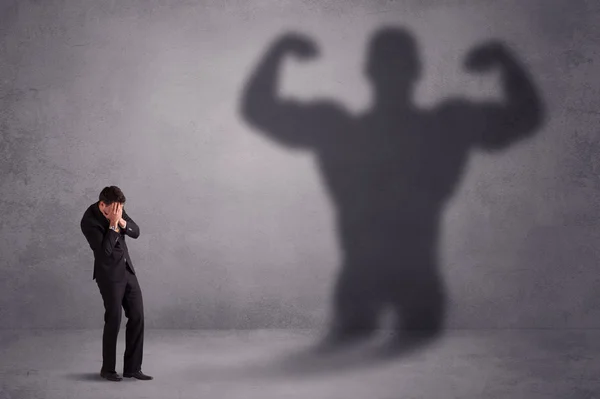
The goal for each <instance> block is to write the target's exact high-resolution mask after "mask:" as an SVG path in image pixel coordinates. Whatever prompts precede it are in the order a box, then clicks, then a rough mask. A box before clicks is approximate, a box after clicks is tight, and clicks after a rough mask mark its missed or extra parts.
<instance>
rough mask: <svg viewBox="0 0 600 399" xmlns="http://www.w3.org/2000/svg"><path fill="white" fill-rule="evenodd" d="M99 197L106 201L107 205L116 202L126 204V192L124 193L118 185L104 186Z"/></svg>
mask: <svg viewBox="0 0 600 399" xmlns="http://www.w3.org/2000/svg"><path fill="white" fill-rule="evenodd" d="M98 199H99V200H100V201H102V202H104V203H105V204H106V205H111V204H112V203H114V202H118V203H119V204H124V203H125V194H123V191H121V189H120V188H119V187H117V186H110V187H104V189H103V190H102V191H101V192H100V196H99V197H98Z"/></svg>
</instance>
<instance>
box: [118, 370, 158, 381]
mask: <svg viewBox="0 0 600 399" xmlns="http://www.w3.org/2000/svg"><path fill="white" fill-rule="evenodd" d="M123 377H125V378H135V379H137V380H142V381H150V380H151V379H152V377H150V376H149V375H146V374H144V373H142V371H141V370H140V371H136V372H135V373H123Z"/></svg>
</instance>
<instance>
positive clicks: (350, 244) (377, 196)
mask: <svg viewBox="0 0 600 399" xmlns="http://www.w3.org/2000/svg"><path fill="white" fill-rule="evenodd" d="M317 53H318V50H317V46H316V45H315V43H314V42H313V41H311V40H310V39H308V38H306V37H304V36H302V35H298V34H287V35H285V36H283V37H282V38H280V39H279V40H277V41H276V42H275V43H274V44H273V45H272V46H271V47H270V48H269V49H268V51H267V53H266V55H265V56H264V58H263V59H262V60H261V62H260V63H259V64H258V66H257V68H256V70H255V71H254V73H253V74H252V75H251V77H250V80H249V82H248V84H247V86H246V87H245V91H244V94H243V99H242V104H241V107H242V108H241V112H242V114H243V117H244V118H245V120H246V121H247V122H248V123H249V124H250V125H252V126H253V127H254V128H256V130H258V131H260V132H262V133H264V134H265V135H267V136H268V137H270V138H271V139H273V140H275V141H276V142H278V143H281V144H283V145H284V146H287V147H290V148H298V149H306V150H310V151H314V152H315V153H316V155H317V159H318V163H319V166H320V170H321V173H322V174H323V176H324V181H325V182H326V185H327V188H328V192H329V194H330V197H331V199H332V201H333V203H334V204H335V206H336V208H337V226H338V232H339V237H340V240H341V246H342V249H343V264H342V266H341V270H340V273H339V279H338V281H337V286H336V288H335V293H334V301H333V302H334V317H333V322H332V326H331V329H330V334H329V338H331V339H332V340H333V342H348V339H351V340H354V339H357V338H365V337H368V336H369V335H370V334H371V333H372V332H373V331H374V330H375V329H376V328H377V326H378V321H379V320H378V319H379V317H380V315H381V312H382V310H384V309H386V308H390V307H391V309H393V311H394V314H395V315H396V316H397V317H396V320H397V321H396V322H397V326H396V327H397V329H398V330H399V332H400V333H399V334H396V336H397V337H400V338H401V340H402V341H404V342H406V340H407V339H410V338H413V337H417V336H418V337H425V338H426V340H427V341H430V340H431V338H434V337H436V336H438V335H439V333H440V332H441V331H442V329H443V326H444V319H445V302H446V296H445V289H444V284H443V282H442V280H441V278H440V274H439V270H438V265H437V260H436V251H437V245H438V236H439V224H440V220H441V217H440V216H441V212H442V210H443V207H444V204H445V203H446V202H447V201H448V199H449V198H450V197H451V195H452V193H453V191H455V189H456V187H457V184H458V183H459V179H460V177H461V174H462V173H463V170H464V168H465V164H466V161H467V159H468V155H469V152H470V151H471V150H484V151H496V150H501V149H504V148H507V147H508V146H509V145H511V144H514V143H515V142H517V141H519V140H522V139H524V138H526V137H528V136H531V135H532V134H533V133H534V132H535V131H536V128H537V127H538V126H539V125H540V123H541V121H542V106H541V103H540V99H539V98H538V95H537V93H536V90H535V88H534V87H533V85H532V83H531V81H530V79H529V77H528V75H527V74H526V73H525V71H524V69H523V68H522V67H521V65H520V64H519V62H518V61H517V60H516V58H515V57H514V55H513V54H512V53H511V51H509V50H508V49H507V48H506V47H505V46H504V45H503V44H501V43H499V42H489V43H485V44H483V45H481V46H479V47H477V48H475V49H473V50H471V51H470V53H469V54H468V55H467V57H466V60H465V67H466V68H467V69H468V70H470V71H472V72H478V73H481V72H486V71H491V70H494V69H496V70H499V72H500V74H501V82H502V85H503V88H504V100H503V101H501V102H481V103H474V102H470V101H468V100H465V99H449V100H446V101H444V102H443V103H441V104H439V105H438V106H437V107H436V108H435V109H432V110H424V109H419V108H418V107H417V106H415V104H414V103H413V102H412V99H411V97H412V95H413V92H414V88H415V84H416V82H417V80H418V78H419V74H420V72H421V65H420V61H419V56H418V51H417V46H416V42H415V40H414V38H413V37H412V35H411V34H410V33H408V32H407V31H406V30H404V29H401V28H394V27H388V28H384V29H381V30H379V31H377V32H376V33H375V34H374V36H373V37H372V40H371V42H370V46H369V49H368V60H367V63H366V68H365V74H366V76H367V77H368V79H369V80H370V82H371V83H372V85H373V89H374V102H373V106H372V108H371V109H370V110H368V111H367V112H366V113H365V114H364V115H360V116H351V115H349V114H348V113H347V112H346V111H345V110H344V109H343V108H342V107H341V106H338V105H337V104H336V103H334V102H329V101H315V102H309V103H302V102H299V101H293V100H290V99H284V98H281V97H279V96H278V80H279V78H280V76H279V74H280V68H281V64H282V62H283V61H284V59H285V57H286V56H294V57H296V58H297V59H302V60H306V59H310V58H314V57H315V56H316V55H317ZM419 339H420V338H419Z"/></svg>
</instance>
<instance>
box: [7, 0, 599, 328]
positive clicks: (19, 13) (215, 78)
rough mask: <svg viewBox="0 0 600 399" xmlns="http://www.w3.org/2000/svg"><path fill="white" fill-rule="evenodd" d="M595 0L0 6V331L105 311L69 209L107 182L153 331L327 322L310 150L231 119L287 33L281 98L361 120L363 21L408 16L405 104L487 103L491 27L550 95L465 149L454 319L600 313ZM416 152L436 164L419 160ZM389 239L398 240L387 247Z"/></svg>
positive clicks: (327, 276) (452, 203)
mask: <svg viewBox="0 0 600 399" xmlns="http://www.w3.org/2000/svg"><path fill="white" fill-rule="evenodd" d="M597 4H598V3H597V2H594V1H583V0H579V1H566V0H552V1H550V0H531V1H520V0H519V1H517V0H510V1H508V0H507V1H470V2H469V1H460V0H448V1H442V0H440V1H434V0H428V1H416V0H414V1H412V0H410V1H409V0H407V1H383V0H378V1H368V0H355V1H343V2H342V1H339V2H338V1H323V2H318V1H291V0H290V1H279V0H252V1H237V0H230V1H222V0H214V1H212V0H211V1H183V0H181V1H175V0H173V1H166V0H165V1H158V0H151V1H147V0H144V1H134V0H125V1H91V0H89V1H88V0H85V1H81V0H77V1H75V0H64V1H58V0H53V1H16V0H14V1H9V0H7V1H4V2H3V4H2V6H1V7H2V8H1V9H0V35H1V36H0V132H1V134H2V135H1V138H0V168H1V171H0V173H1V177H0V237H1V240H0V326H1V327H3V328H29V327H31V328H47V327H50V328H89V327H99V326H101V325H102V312H103V309H102V303H101V298H100V294H99V292H98V288H97V286H96V284H95V282H93V281H92V279H91V278H92V267H93V266H92V265H93V260H92V252H91V250H90V249H89V247H88V245H87V243H86V241H85V239H84V237H83V235H82V234H81V231H80V229H79V221H80V219H81V216H82V214H83V212H84V210H85V209H86V208H87V206H89V205H90V204H91V203H92V202H94V201H96V200H97V196H98V194H99V192H100V190H101V189H102V188H103V187H104V186H106V185H118V186H120V187H121V188H122V189H123V191H124V192H125V195H126V196H127V205H126V209H127V211H128V213H129V215H130V216H131V217H132V218H133V219H134V220H135V221H136V222H137V223H138V224H139V225H140V227H141V236H140V238H139V239H138V240H137V241H133V240H131V242H130V244H129V247H130V251H131V253H132V257H133V259H134V261H135V262H136V269H137V271H138V278H139V281H140V284H141V286H142V289H143V292H144V300H145V311H146V325H147V326H148V327H157V328H170V327H174V328H175V327H177V328H264V327H267V328H268V327H282V328H285V327H318V328H320V327H322V326H324V325H325V324H326V322H327V320H328V319H329V318H330V316H331V296H332V289H333V286H334V282H335V279H336V276H337V273H338V270H339V266H340V263H341V262H342V251H341V249H340V244H339V240H338V231H337V229H336V221H335V211H336V209H335V208H336V203H335V202H334V201H333V200H332V199H331V197H330V196H329V195H328V193H327V190H326V186H325V184H324V183H325V182H324V177H323V176H322V174H321V172H320V170H319V167H318V166H317V163H316V159H315V154H314V153H313V152H310V151H291V150H289V149H286V148H285V147H283V146H281V145H279V144H277V143H276V142H274V141H272V140H269V139H268V138H266V137H265V136H263V135H261V134H260V133H259V132H258V131H257V130H256V128H254V127H252V126H250V125H249V124H248V123H247V122H246V121H245V120H244V118H243V117H242V115H241V114H240V112H239V111H240V101H241V95H242V91H243V88H244V87H245V84H246V83H247V80H248V79H249V77H250V74H251V72H252V70H253V68H254V67H255V66H256V64H257V63H258V62H259V61H260V59H261V57H262V56H263V55H264V53H265V51H266V49H267V47H268V46H269V45H270V44H271V43H273V41H274V40H276V39H277V38H278V37H280V36H281V35H283V34H285V33H287V32H290V31H293V32H301V33H303V34H305V35H307V36H309V37H311V38H312V39H313V40H315V41H316V42H317V43H318V45H319V48H320V57H319V58H318V59H316V60H314V61H311V62H307V63H298V62H294V61H291V62H289V63H286V64H285V68H284V71H283V75H282V80H281V94H282V96H286V97H287V98H296V99H300V100H304V101H311V100H314V99H317V98H328V99H331V100H332V101H334V102H336V103H337V104H339V105H340V106H343V107H345V109H346V110H347V112H348V113H349V114H355V115H359V114H360V113H362V112H364V111H365V110H367V109H369V107H370V106H371V104H372V92H371V90H370V87H369V85H368V82H367V80H366V79H365V76H364V74H363V70H364V61H365V59H366V56H367V54H366V50H367V45H368V40H369V37H370V35H372V34H373V33H374V32H375V31H376V30H377V29H378V28H380V27H382V26H399V27H404V28H406V29H408V30H409V31H410V32H411V33H412V34H413V35H414V37H415V38H416V39H417V42H418V45H419V53H420V56H421V60H422V63H423V70H422V78H421V80H420V82H419V86H418V89H417V91H416V93H415V102H416V103H417V104H419V105H420V106H421V107H423V108H425V109H432V108H433V107H435V106H436V105H437V104H439V103H440V102H441V101H443V100H444V99H447V98H449V97H466V98H470V99H472V100H473V101H475V102H478V101H479V102H481V101H484V100H490V99H498V98H500V97H501V91H500V89H501V85H500V84H499V81H498V79H497V75H494V74H493V73H492V74H484V75H481V76H473V75H471V74H469V73H467V72H465V71H464V70H463V69H462V62H463V59H464V57H465V55H466V54H467V52H468V51H469V50H470V49H471V48H473V46H475V45H477V44H480V43H482V42H484V41H486V40H489V39H499V40H502V41H504V42H505V43H507V44H508V45H509V46H510V48H511V49H512V50H513V51H514V53H515V54H516V55H517V56H518V58H519V59H520V61H521V63H522V64H523V65H525V66H526V68H527V70H528V72H529V74H530V76H531V77H532V78H533V81H534V82H535V84H536V86H537V87H538V89H539V91H540V94H541V96H542V98H543V101H544V106H545V118H544V121H543V125H542V126H541V127H539V129H537V132H536V134H535V136H534V137H532V138H531V139H528V140H525V141H522V142H519V143H517V144H515V145H513V146H511V147H510V148H507V149H506V150H504V151H501V152H495V153H485V152H481V151H473V152H472V153H471V154H470V155H469V158H468V161H467V164H466V169H465V171H464V173H463V174H462V176H461V177H460V180H459V182H458V183H457V185H456V187H455V190H454V195H453V196H452V198H451V199H450V200H449V201H448V202H447V203H446V204H445V207H444V208H443V209H444V212H443V214H442V216H441V220H440V222H441V240H440V243H439V248H438V253H439V258H440V265H439V266H440V270H441V273H442V275H443V279H444V281H445V284H446V286H447V289H448V295H449V299H448V304H449V310H448V326H449V327H451V328H527V327H540V328H567V327H568V328H587V327H594V328H599V327H600V296H599V295H598V291H599V288H600V283H599V282H598V261H599V260H600V247H599V246H598V242H599V240H600V230H599V229H598V227H599V226H598V224H599V218H598V215H599V210H600V177H599V172H600V163H599V162H600V161H599V158H598V157H599V155H600V135H599V134H598V126H599V122H600V116H599V111H598V110H599V109H600V96H599V94H600V90H599V89H600V72H599V71H600V70H599V69H598V62H599V61H600V28H598V24H597V23H596V22H597V21H598V20H599V19H600V7H598V5H597ZM428 162H433V163H435V162H436V160H435V159H431V160H430V161H428ZM398 245H399V246H401V245H402V243H398Z"/></svg>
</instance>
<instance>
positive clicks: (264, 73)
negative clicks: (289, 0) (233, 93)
mask: <svg viewBox="0 0 600 399" xmlns="http://www.w3.org/2000/svg"><path fill="white" fill-rule="evenodd" d="M286 56H294V57H296V58H297V59H300V60H307V59H310V58H314V57H316V56H317V46H316V44H315V43H314V42H313V41H311V40H310V39H308V38H306V37H304V36H301V35H296V34H288V35H285V36H283V37H282V38H280V39H278V40H277V41H276V42H275V43H274V44H273V45H272V46H271V47H270V48H269V49H268V50H267V53H266V55H265V56H264V57H263V59H262V60H261V62H260V63H259V64H258V66H257V67H256V69H255V70H254V72H253V73H252V75H251V76H250V79H249V81H248V83H247V84H246V87H245V88H244V92H243V95H242V102H241V109H240V111H241V114H242V116H243V117H244V119H245V120H246V121H247V122H248V123H249V124H250V125H252V126H253V127H255V128H257V129H258V130H260V131H261V132H262V133H264V134H266V135H267V136H269V137H270V138H272V139H273V140H275V141H277V142H279V143H281V144H284V145H287V146H291V147H314V146H315V145H318V141H319V140H322V139H323V138H324V135H325V133H326V132H327V131H330V130H331V127H332V126H331V123H330V122H331V121H332V120H334V119H336V116H338V115H340V112H339V110H338V109H337V107H335V106H334V105H333V104H330V103H325V102H318V103H310V104H303V103H300V102H298V101H294V100H290V99H283V98H280V97H279V95H278V84H279V80H280V74H281V66H282V63H283V61H284V59H285V57H286Z"/></svg>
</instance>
